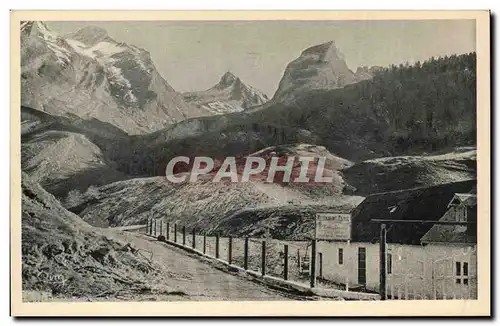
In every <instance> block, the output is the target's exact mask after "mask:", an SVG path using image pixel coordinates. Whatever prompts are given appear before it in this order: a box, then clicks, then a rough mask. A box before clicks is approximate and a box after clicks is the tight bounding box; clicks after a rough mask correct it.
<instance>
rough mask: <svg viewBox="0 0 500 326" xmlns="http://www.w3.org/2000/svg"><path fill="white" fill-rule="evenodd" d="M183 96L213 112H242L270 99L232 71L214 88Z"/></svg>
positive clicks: (189, 101) (223, 76)
mask: <svg viewBox="0 0 500 326" xmlns="http://www.w3.org/2000/svg"><path fill="white" fill-rule="evenodd" d="M183 96H184V99H185V100H186V101H187V102H188V103H191V104H193V105H195V106H197V107H200V108H204V109H205V110H207V111H209V112H211V113H213V114H226V113H230V112H240V111H243V110H245V109H247V108H250V107H253V106H258V105H261V104H264V103H265V102H267V101H268V98H267V95H266V94H264V93H263V92H261V91H259V90H257V89H255V88H253V87H252V86H249V85H246V84H245V83H243V82H242V81H241V79H240V78H239V77H237V76H235V75H234V74H233V73H232V72H230V71H227V72H225V73H224V75H222V77H221V78H220V81H219V82H218V83H217V84H216V85H215V86H213V87H212V88H210V89H207V90H206V91H201V92H187V93H184V94H183Z"/></svg>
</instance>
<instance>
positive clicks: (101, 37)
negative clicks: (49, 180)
mask: <svg viewBox="0 0 500 326" xmlns="http://www.w3.org/2000/svg"><path fill="white" fill-rule="evenodd" d="M20 28H21V67H22V74H23V78H22V83H23V87H22V91H23V94H22V95H21V100H22V104H23V105H25V106H28V107H32V108H35V109H39V110H43V111H46V112H49V113H51V114H55V115H77V116H80V117H82V118H84V119H88V118H96V119H98V120H101V121H104V122H109V123H111V124H113V125H115V126H117V127H119V128H121V129H122V130H124V131H126V132H128V133H133V134H137V133H144V132H151V131H156V130H158V129H162V128H165V127H166V126H167V125H169V124H171V123H175V122H178V121H181V120H184V119H186V118H191V117H199V116H203V115H209V113H208V112H206V111H204V110H202V109H199V108H196V107H193V106H190V105H188V104H187V103H186V102H185V101H184V100H183V98H182V95H181V94H179V93H177V92H176V91H175V90H174V89H173V88H172V87H171V86H170V85H169V84H168V83H167V81H166V80H165V79H163V78H162V77H161V75H160V74H159V73H158V71H157V70H156V67H155V65H154V64H153V61H152V59H151V56H150V54H149V52H147V51H146V50H144V49H141V48H139V47H136V46H133V45H129V44H126V43H122V42H117V41H116V40H114V39H112V38H111V37H110V36H109V35H108V33H107V32H106V30H104V29H102V28H99V27H93V26H90V27H86V28H83V29H81V30H79V31H77V32H75V33H71V34H68V35H66V36H64V37H62V36H59V35H57V34H56V33H54V32H52V31H50V30H49V28H48V27H47V25H46V24H45V23H43V22H23V23H22V24H21V26H20Z"/></svg>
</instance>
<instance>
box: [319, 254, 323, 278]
mask: <svg viewBox="0 0 500 326" xmlns="http://www.w3.org/2000/svg"><path fill="white" fill-rule="evenodd" d="M318 258H319V277H320V278H322V277H323V253H322V252H320V253H319V254H318Z"/></svg>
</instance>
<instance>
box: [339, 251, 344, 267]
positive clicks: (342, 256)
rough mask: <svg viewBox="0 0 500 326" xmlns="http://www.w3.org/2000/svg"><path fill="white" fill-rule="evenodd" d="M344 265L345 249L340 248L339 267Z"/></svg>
mask: <svg viewBox="0 0 500 326" xmlns="http://www.w3.org/2000/svg"><path fill="white" fill-rule="evenodd" d="M343 264H344V249H343V248H339V265H343Z"/></svg>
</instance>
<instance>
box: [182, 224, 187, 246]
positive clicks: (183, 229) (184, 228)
mask: <svg viewBox="0 0 500 326" xmlns="http://www.w3.org/2000/svg"><path fill="white" fill-rule="evenodd" d="M182 245H183V246H185V245H186V227H185V226H182Z"/></svg>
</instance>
